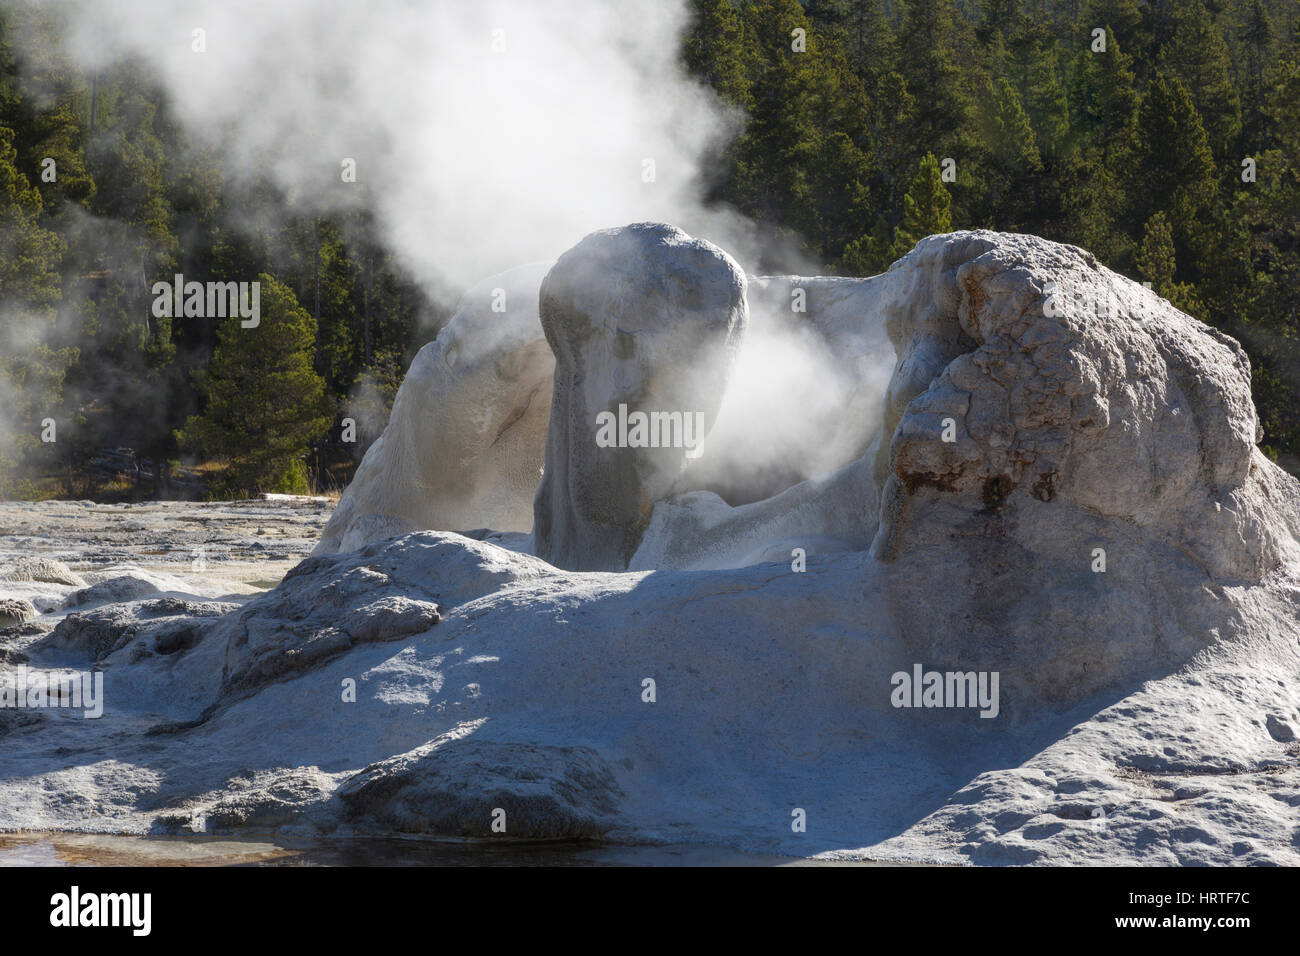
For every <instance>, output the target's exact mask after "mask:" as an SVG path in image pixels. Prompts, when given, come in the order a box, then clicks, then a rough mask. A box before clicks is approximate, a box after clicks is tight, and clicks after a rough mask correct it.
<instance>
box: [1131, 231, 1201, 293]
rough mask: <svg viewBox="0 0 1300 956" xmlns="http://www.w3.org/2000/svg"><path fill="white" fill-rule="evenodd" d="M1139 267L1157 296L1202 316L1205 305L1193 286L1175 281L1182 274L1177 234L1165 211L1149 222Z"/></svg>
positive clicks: (1139, 256) (1140, 254)
mask: <svg viewBox="0 0 1300 956" xmlns="http://www.w3.org/2000/svg"><path fill="white" fill-rule="evenodd" d="M1138 268H1139V269H1140V270H1141V272H1142V275H1143V276H1145V277H1146V279H1147V281H1148V282H1150V283H1151V288H1152V290H1153V291H1154V292H1155V293H1156V294H1157V295H1160V296H1163V297H1164V298H1165V299H1168V300H1169V302H1171V303H1172V304H1173V305H1174V307H1175V308H1179V309H1182V310H1183V311H1184V312H1186V313H1188V314H1189V315H1198V314H1200V312H1201V303H1200V301H1199V300H1198V299H1197V297H1196V291H1195V290H1194V289H1193V288H1192V286H1191V285H1190V284H1188V283H1186V282H1176V281H1175V279H1174V275H1175V273H1176V272H1177V271H1178V265H1177V257H1176V255H1175V253H1174V234H1173V232H1172V231H1171V230H1170V228H1169V220H1168V219H1166V218H1165V214H1164V213H1163V212H1158V213H1156V214H1155V215H1153V216H1152V217H1151V218H1150V219H1148V220H1147V224H1146V228H1145V230H1144V231H1143V235H1142V245H1141V248H1140V250H1139V252H1138Z"/></svg>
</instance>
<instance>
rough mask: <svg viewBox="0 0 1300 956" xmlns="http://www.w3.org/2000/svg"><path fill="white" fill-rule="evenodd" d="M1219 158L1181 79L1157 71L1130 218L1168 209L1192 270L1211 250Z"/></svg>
mask: <svg viewBox="0 0 1300 956" xmlns="http://www.w3.org/2000/svg"><path fill="white" fill-rule="evenodd" d="M1215 173H1216V170H1215V165H1214V157H1213V156H1212V155H1211V152H1210V146H1209V142H1208V141H1207V139H1206V136H1205V129H1204V127H1202V125H1201V118H1200V115H1199V114H1198V113H1197V112H1196V107H1195V106H1194V105H1193V104H1192V99H1191V96H1190V95H1189V94H1188V92H1187V90H1186V88H1185V87H1184V86H1183V84H1182V83H1181V82H1180V81H1179V80H1178V79H1177V78H1176V77H1170V76H1165V75H1164V74H1157V76H1156V79H1155V81H1154V82H1153V83H1152V84H1151V89H1150V90H1149V91H1148V92H1147V95H1146V97H1145V98H1144V99H1143V101H1142V106H1141V109H1140V110H1139V113H1138V142H1137V147H1136V150H1135V157H1134V161H1133V165H1132V169H1131V184H1130V187H1129V190H1128V197H1129V201H1130V203H1131V206H1130V209H1131V216H1132V219H1131V220H1130V221H1132V222H1135V223H1137V224H1144V223H1145V222H1146V221H1147V220H1148V219H1149V218H1150V217H1151V216H1152V215H1154V214H1155V213H1156V212H1161V211H1163V212H1164V213H1165V214H1166V215H1167V216H1168V218H1169V223H1170V226H1171V227H1172V229H1173V235H1174V245H1175V248H1176V249H1177V252H1178V260H1179V261H1180V262H1186V263H1188V264H1189V265H1191V266H1192V271H1191V275H1192V276H1195V275H1197V271H1196V270H1198V269H1199V268H1200V266H1201V265H1202V264H1203V260H1204V259H1205V258H1206V256H1207V255H1208V253H1209V252H1210V249H1209V245H1210V243H1211V241H1212V235H1213V222H1212V221H1211V217H1212V214H1213V211H1214V207H1215V200H1216V198H1217V194H1218V186H1217V177H1216V175H1215Z"/></svg>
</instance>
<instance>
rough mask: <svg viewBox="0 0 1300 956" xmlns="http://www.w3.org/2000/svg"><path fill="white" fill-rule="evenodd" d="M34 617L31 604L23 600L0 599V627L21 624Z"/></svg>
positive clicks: (34, 612)
mask: <svg viewBox="0 0 1300 956" xmlns="http://www.w3.org/2000/svg"><path fill="white" fill-rule="evenodd" d="M35 616H36V608H35V607H33V606H32V602H31V601H28V600H26V599H24V598H0V627H8V626H9V625H10V624H22V623H23V622H25V621H30V620H31V619H32V618H34V617H35Z"/></svg>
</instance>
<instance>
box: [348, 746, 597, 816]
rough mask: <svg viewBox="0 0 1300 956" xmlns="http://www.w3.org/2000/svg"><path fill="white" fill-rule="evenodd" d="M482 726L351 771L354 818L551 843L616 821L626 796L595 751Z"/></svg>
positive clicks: (350, 808) (350, 804)
mask: <svg viewBox="0 0 1300 956" xmlns="http://www.w3.org/2000/svg"><path fill="white" fill-rule="evenodd" d="M472 730H473V724H470V725H468V726H467V727H463V728H458V729H457V730H454V731H452V732H449V733H447V734H444V735H442V736H441V737H438V738H437V739H436V740H432V741H430V742H429V743H428V744H425V745H423V746H421V747H419V748H417V749H416V750H414V751H412V752H410V753H406V754H401V755H399V756H396V757H392V758H390V759H388V760H385V761H381V762H380V763H377V764H373V765H371V766H369V767H367V768H366V769H364V770H362V771H361V772H360V773H358V774H356V775H355V776H353V777H351V778H349V779H348V780H347V781H346V782H344V783H343V785H342V786H340V787H339V790H338V796H339V799H340V800H341V801H342V802H343V805H344V807H345V808H346V809H345V813H346V815H347V819H348V820H350V821H352V822H354V823H355V824H358V825H360V826H362V827H364V828H366V829H376V828H378V829H381V830H388V831H396V832H398V833H428V834H436V835H438V836H459V837H480V838H492V837H496V836H503V837H505V838H508V839H543V840H563V839H582V838H586V839H595V838H599V837H603V836H604V835H605V834H606V832H607V831H608V830H610V829H611V828H612V827H613V826H614V824H615V818H614V811H615V809H616V808H617V806H618V797H619V796H620V795H621V794H620V792H619V789H618V786H617V784H616V783H615V782H614V776H613V774H612V773H611V772H610V769H609V767H608V766H606V765H605V763H604V761H603V760H602V759H601V758H600V756H599V755H598V754H597V753H596V752H595V751H594V750H592V749H591V748H589V747H542V746H528V745H518V744H487V743H479V742H477V741H475V740H473V739H472V738H469V737H468V736H467V733H468V732H470V731H472ZM494 821H495V822H496V825H497V829H495V830H494V829H493V823H494Z"/></svg>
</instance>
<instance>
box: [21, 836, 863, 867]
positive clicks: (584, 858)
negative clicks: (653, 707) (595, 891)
mask: <svg viewBox="0 0 1300 956" xmlns="http://www.w3.org/2000/svg"><path fill="white" fill-rule="evenodd" d="M861 865H862V864H859V863H838V862H828V861H821V860H800V859H794V858H791V857H787V856H772V855H767V854H754V853H738V852H736V851H734V850H727V849H722V848H719V847H702V846H597V845H592V844H584V843H558V842H557V843H536V844H527V845H523V844H517V843H514V844H506V843H502V844H495V845H494V844H491V843H483V842H473V843H470V842H453V841H441V840H438V841H435V840H423V839H418V838H412V839H399V838H370V837H364V838H362V837H358V838H337V839H328V840H293V839H287V840H286V839H281V838H278V837H277V838H275V839H267V840H265V841H252V840H233V839H221V838H213V837H152V836H150V837H142V836H113V835H105V834H90V833H10V834H0V866H861ZM868 865H870V864H868Z"/></svg>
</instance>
